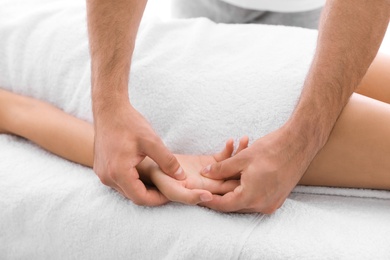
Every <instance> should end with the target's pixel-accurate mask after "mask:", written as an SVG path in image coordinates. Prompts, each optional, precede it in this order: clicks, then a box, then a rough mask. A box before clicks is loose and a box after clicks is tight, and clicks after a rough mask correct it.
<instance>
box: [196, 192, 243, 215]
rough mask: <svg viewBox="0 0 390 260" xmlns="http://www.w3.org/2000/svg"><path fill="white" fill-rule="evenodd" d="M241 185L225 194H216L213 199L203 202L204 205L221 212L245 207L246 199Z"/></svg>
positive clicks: (234, 210) (235, 210)
mask: <svg viewBox="0 0 390 260" xmlns="http://www.w3.org/2000/svg"><path fill="white" fill-rule="evenodd" d="M240 187H241V186H239V187H237V188H236V189H234V191H232V192H229V193H226V194H225V195H223V196H218V195H214V196H213V200H211V201H209V202H205V203H202V204H201V205H202V206H205V207H208V208H210V209H213V210H216V211H221V212H237V211H239V210H243V209H245V204H246V203H245V201H244V196H243V193H242V188H240Z"/></svg>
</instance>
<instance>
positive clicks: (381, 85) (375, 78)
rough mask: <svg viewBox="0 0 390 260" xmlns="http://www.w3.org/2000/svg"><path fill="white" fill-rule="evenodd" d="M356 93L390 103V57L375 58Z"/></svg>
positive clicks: (383, 55) (380, 55) (379, 56)
mask: <svg viewBox="0 0 390 260" xmlns="http://www.w3.org/2000/svg"><path fill="white" fill-rule="evenodd" d="M356 93H359V94H362V95H365V96H367V97H371V98H373V99H377V100H380V101H383V102H386V103H390V55H386V54H383V53H379V54H378V55H377V56H376V57H375V59H374V61H373V63H372V64H371V66H370V68H369V69H368V71H367V73H366V75H365V76H364V78H363V80H362V82H361V83H360V85H359V87H358V88H357V90H356Z"/></svg>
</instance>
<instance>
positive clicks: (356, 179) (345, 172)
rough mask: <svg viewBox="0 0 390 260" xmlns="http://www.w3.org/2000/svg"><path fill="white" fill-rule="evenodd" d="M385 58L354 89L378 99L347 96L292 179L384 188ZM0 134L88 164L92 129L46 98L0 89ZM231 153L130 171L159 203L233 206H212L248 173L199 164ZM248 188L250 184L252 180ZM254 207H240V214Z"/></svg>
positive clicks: (387, 141) (389, 125)
mask: <svg viewBox="0 0 390 260" xmlns="http://www.w3.org/2000/svg"><path fill="white" fill-rule="evenodd" d="M389 62H390V57H386V56H378V57H377V58H376V59H375V61H374V63H373V64H372V65H371V67H370V69H369V70H368V72H367V74H366V76H365V78H364V79H363V81H362V84H361V86H359V88H358V91H359V92H361V93H364V92H365V91H366V90H367V91H366V92H367V93H377V94H379V95H380V96H381V97H382V100H383V101H384V102H381V101H378V100H375V99H373V98H370V97H367V96H363V95H360V94H354V95H353V96H352V97H351V98H350V100H349V102H348V104H347V105H346V107H345V108H344V109H343V111H342V113H341V115H340V117H339V118H338V120H337V122H336V124H335V127H334V129H333V131H332V133H331V135H330V137H329V140H328V142H327V143H326V144H325V146H324V147H323V149H321V151H320V152H319V153H318V154H317V155H316V156H315V158H314V160H313V161H312V162H311V164H310V165H309V167H308V169H307V170H306V172H305V174H304V176H303V177H302V178H301V179H300V180H299V184H301V185H317V186H332V187H350V188H371V189H387V190H390V174H389V169H390V161H389V160H388V158H387V157H388V155H389V154H390V136H389V132H390V120H386V119H387V118H390V105H389V104H388V103H390V96H389V95H387V94H386V93H389V88H388V86H389V83H390V76H389V75H388V73H386V71H385V70H382V68H383V67H384V66H385V65H387V64H389ZM367 93H366V94H367ZM381 93H383V95H382V94H381ZM385 102H387V103H385ZM0 133H8V134H15V135H18V136H22V137H24V138H27V139H29V140H31V141H32V142H35V143H37V144H38V145H40V146H42V147H43V148H45V149H47V150H49V151H51V152H53V153H55V154H57V155H59V156H61V157H63V158H66V159H68V160H71V161H74V162H77V163H80V164H83V165H86V166H88V167H92V166H93V160H94V155H93V143H94V128H93V126H92V125H90V124H89V123H87V122H84V121H82V120H79V119H77V118H75V117H72V116H70V115H68V114H66V113H64V112H63V111H61V110H59V109H57V108H55V107H53V106H51V105H49V104H47V103H45V102H42V101H39V100H35V99H32V98H28V97H24V96H20V95H16V94H13V93H10V92H7V91H4V90H1V89H0ZM247 146H248V138H247V137H243V138H242V139H241V140H240V144H239V148H238V149H237V151H236V154H235V155H234V157H240V156H245V157H246V156H249V155H252V156H253V155H255V154H253V151H252V147H253V146H254V145H251V146H250V147H247ZM255 147H256V146H255ZM256 149H257V147H256ZM232 153H233V141H232V140H228V141H227V143H226V146H225V148H224V149H223V150H222V152H220V153H218V154H215V155H211V156H207V155H175V157H176V158H177V160H178V161H179V162H180V164H181V165H182V167H183V168H184V170H185V171H186V173H187V178H186V179H185V180H182V181H180V180H175V179H173V178H171V177H169V176H167V175H166V174H164V173H163V172H162V171H161V169H160V168H159V167H158V165H157V164H156V163H154V162H153V160H151V159H150V158H148V157H146V158H145V159H144V160H143V161H142V162H141V163H140V164H139V165H137V170H138V172H139V173H140V177H141V179H142V181H143V183H145V184H146V185H148V186H149V185H150V186H155V187H157V189H158V190H159V191H160V192H161V193H160V194H161V198H160V200H161V201H164V202H165V203H166V202H168V201H177V202H181V203H185V204H192V205H194V204H200V205H203V206H208V207H211V208H213V209H216V210H219V211H235V210H234V209H232V210H229V209H226V208H225V207H223V208H218V205H220V204H221V198H223V196H222V197H221V196H220V195H225V196H226V195H228V194H232V193H233V194H234V193H238V194H239V195H238V196H244V195H245V194H244V193H242V190H241V191H240V187H242V184H243V183H245V182H244V180H245V178H248V177H247V173H246V172H243V173H242V174H238V175H235V176H233V178H227V179H224V180H213V179H209V178H206V177H204V176H202V175H201V174H200V171H201V170H202V169H203V168H204V167H205V166H206V165H210V164H213V163H216V162H221V161H224V160H225V161H226V160H229V158H230V157H231V155H232ZM248 154H249V155H248ZM249 174H250V173H249ZM249 174H248V175H249ZM256 177H257V178H259V179H261V178H262V176H258V173H257V174H255V176H254V177H252V178H256ZM281 181H283V180H281ZM249 185H252V186H250V188H252V189H257V187H256V182H254V183H253V184H249ZM152 188H153V187H152ZM271 188H272V187H271ZM232 191H233V192H232ZM119 192H120V191H119ZM268 192H272V190H271V191H269V190H268ZM212 194H213V195H212ZM122 195H124V196H125V194H122ZM210 199H213V200H212V201H209V200H210ZM254 199H255V198H254ZM204 201H209V202H204ZM238 206H239V207H243V205H238ZM255 210H257V209H256V208H253V209H252V208H247V209H245V210H240V212H252V211H255Z"/></svg>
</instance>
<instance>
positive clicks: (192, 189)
mask: <svg viewBox="0 0 390 260" xmlns="http://www.w3.org/2000/svg"><path fill="white" fill-rule="evenodd" d="M0 133H10V134H15V135H18V136H22V137H24V138H26V139H29V140H30V141H32V142H34V143H36V144H38V145H40V146H41V147H43V148H45V149H47V150H49V151H51V152H52V153H54V154H57V155H59V156H61V157H63V158H66V159H68V160H70V161H73V162H76V163H80V164H83V165H85V166H88V167H92V165H93V158H94V156H93V140H94V128H93V126H92V125H91V124H89V123H87V122H85V121H82V120H80V119H77V118H75V117H73V116H71V115H68V114H66V113H64V112H63V111H61V110H59V109H57V108H55V107H54V106H52V105H50V104H48V103H45V102H42V101H39V100H36V99H32V98H29V97H24V96H20V95H16V94H13V93H10V92H7V91H4V90H1V89H0ZM247 145H248V138H246V137H245V138H242V139H241V140H240V145H239V148H238V150H237V152H239V151H241V150H243V149H245V148H246V147H247ZM232 152H233V141H232V140H229V141H228V142H227V143H226V147H225V148H224V149H223V151H222V152H220V153H218V154H215V155H212V156H195V155H175V156H176V157H177V159H178V161H179V162H180V163H181V165H182V167H183V168H184V170H185V171H186V172H187V174H188V176H187V178H186V179H185V180H183V181H178V180H175V179H173V178H171V177H170V176H168V175H166V174H164V173H163V172H162V171H161V169H160V168H159V167H158V165H157V164H156V163H155V162H154V161H153V160H151V159H150V158H149V157H146V158H145V160H143V161H142V162H141V163H140V164H139V165H138V166H137V170H138V171H139V173H140V178H141V179H142V181H143V182H144V183H146V184H150V185H155V186H156V187H157V188H158V190H159V191H161V192H162V194H163V195H162V197H161V200H163V201H165V202H168V201H169V200H171V201H177V202H182V203H186V204H198V203H200V202H202V201H208V200H210V199H211V198H212V194H211V193H215V194H225V193H226V192H229V191H232V190H233V189H234V188H235V187H236V186H238V184H239V181H238V180H227V181H224V180H212V179H209V178H205V177H203V176H201V175H200V170H201V169H202V168H203V167H205V166H207V165H208V164H211V163H215V162H218V161H221V160H224V159H227V158H229V157H230V156H231V154H232ZM118 191H119V192H120V193H122V195H123V196H125V194H124V193H123V192H122V190H118Z"/></svg>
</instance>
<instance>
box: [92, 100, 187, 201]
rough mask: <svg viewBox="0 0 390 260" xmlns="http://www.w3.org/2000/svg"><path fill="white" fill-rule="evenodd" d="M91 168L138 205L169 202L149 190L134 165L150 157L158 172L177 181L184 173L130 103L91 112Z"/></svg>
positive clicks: (156, 192)
mask: <svg viewBox="0 0 390 260" xmlns="http://www.w3.org/2000/svg"><path fill="white" fill-rule="evenodd" d="M94 119H95V125H94V127H95V141H94V164H93V169H94V171H95V172H96V174H97V176H98V177H99V178H100V180H101V182H102V183H103V184H105V185H107V186H110V187H112V188H114V189H116V190H117V191H118V192H120V193H121V194H122V195H123V196H125V197H127V198H128V199H130V200H132V201H133V202H134V203H135V204H137V205H145V206H158V205H162V204H165V203H167V202H168V199H167V198H166V197H165V196H164V195H162V194H161V193H160V192H159V191H158V190H157V189H152V188H151V189H150V188H149V189H148V188H147V187H146V186H145V184H144V182H143V181H142V180H141V179H142V176H140V175H139V173H138V172H137V169H136V166H137V165H138V164H139V163H140V162H141V161H142V160H143V159H144V158H145V157H146V156H149V157H150V158H152V160H153V161H155V162H156V163H157V165H158V166H159V167H160V168H161V170H162V171H163V172H164V173H166V174H167V175H169V176H171V177H172V178H175V179H177V180H183V179H185V173H184V171H183V170H182V168H181V167H180V165H179V162H178V161H177V159H176V157H175V156H174V155H173V154H172V153H171V152H170V151H169V150H168V149H167V148H166V146H165V145H164V143H163V142H162V140H161V139H160V138H159V137H158V136H157V134H156V133H155V132H154V130H153V129H152V127H151V126H150V124H149V123H148V122H147V121H146V119H145V118H144V117H143V116H142V115H141V114H140V113H139V112H138V111H137V110H136V109H134V108H133V107H132V106H131V105H130V103H129V102H127V103H126V102H125V103H124V104H118V103H116V104H112V105H110V104H109V102H107V104H106V106H104V109H100V110H99V111H94Z"/></svg>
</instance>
